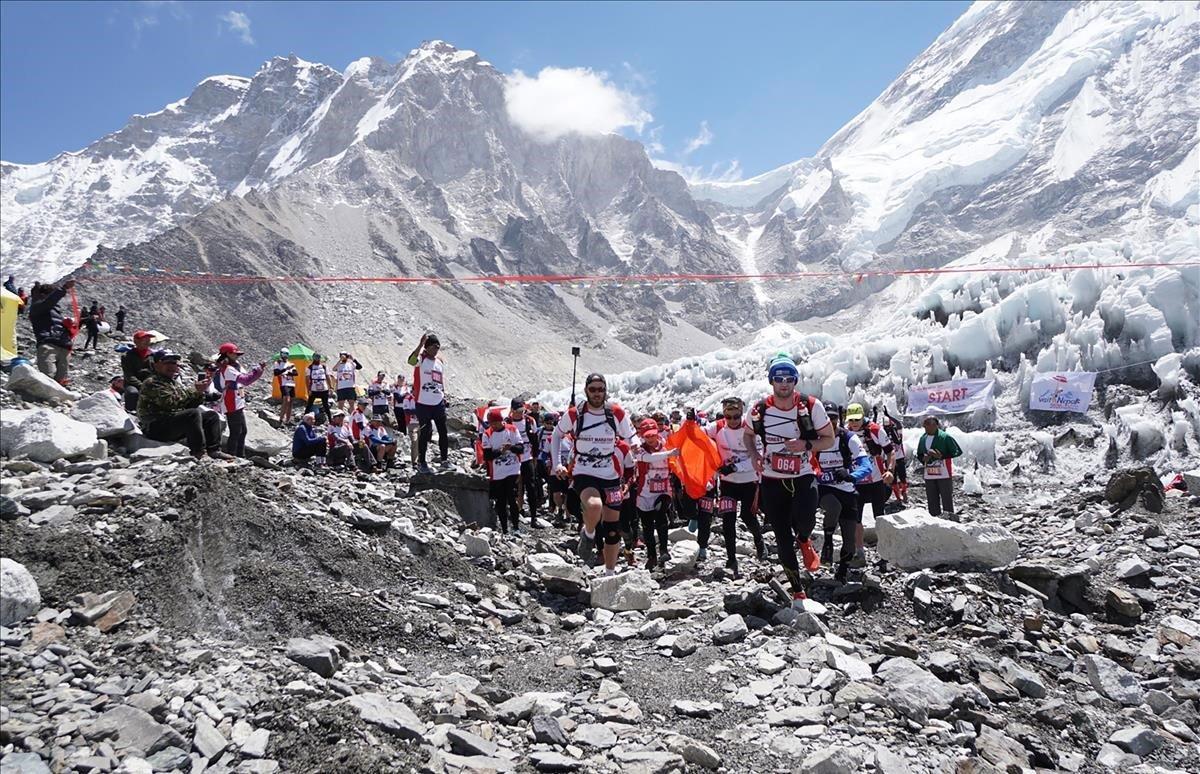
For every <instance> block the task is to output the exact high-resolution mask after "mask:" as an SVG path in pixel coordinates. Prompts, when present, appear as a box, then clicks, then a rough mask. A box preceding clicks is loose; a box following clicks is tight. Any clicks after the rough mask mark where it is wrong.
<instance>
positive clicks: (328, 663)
mask: <svg viewBox="0 0 1200 774" xmlns="http://www.w3.org/2000/svg"><path fill="white" fill-rule="evenodd" d="M286 655H287V657H288V658H290V659H291V660H292V661H295V662H296V663H297V664H299V665H300V666H302V667H304V668H306V669H311V670H312V671H314V672H316V673H317V674H319V675H320V676H321V677H325V678H329V677H333V675H334V673H335V672H337V671H338V670H339V669H341V667H342V660H341V657H340V654H339V653H338V649H337V648H336V647H334V646H332V645H330V644H329V643H328V642H324V641H320V640H317V639H315V638H309V639H303V638H300V637H293V638H291V639H290V640H288V642H287V650H286Z"/></svg>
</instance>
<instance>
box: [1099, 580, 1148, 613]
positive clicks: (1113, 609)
mask: <svg viewBox="0 0 1200 774" xmlns="http://www.w3.org/2000/svg"><path fill="white" fill-rule="evenodd" d="M1104 605H1105V607H1106V608H1108V611H1109V613H1111V614H1112V615H1114V616H1116V618H1118V619H1131V620H1133V621H1136V620H1138V619H1139V618H1141V617H1142V603H1141V602H1138V598H1137V597H1135V596H1134V595H1133V594H1132V593H1131V592H1129V591H1128V590H1126V589H1122V588H1118V587H1116V586H1111V587H1109V589H1108V591H1107V593H1105V595H1104Z"/></svg>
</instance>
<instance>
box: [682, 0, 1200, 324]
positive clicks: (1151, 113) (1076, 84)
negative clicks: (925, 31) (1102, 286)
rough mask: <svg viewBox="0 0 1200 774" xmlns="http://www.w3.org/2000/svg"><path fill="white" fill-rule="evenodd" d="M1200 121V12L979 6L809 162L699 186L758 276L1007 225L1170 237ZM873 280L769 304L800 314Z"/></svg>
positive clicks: (946, 246) (943, 248)
mask: <svg viewBox="0 0 1200 774" xmlns="http://www.w3.org/2000/svg"><path fill="white" fill-rule="evenodd" d="M1198 121H1200V5H1198V4H1197V3H1195V2H1172V3H1159V2H1105V3H1069V2H1061V3H1042V2H1031V3H1023V2H1011V3H1010V2H1004V3H988V2H980V3H976V4H975V5H973V6H971V8H970V9H969V10H968V11H967V12H966V13H965V14H964V15H963V16H962V17H961V18H959V19H958V20H957V21H956V22H955V23H954V24H953V25H951V27H950V28H949V29H947V30H946V32H944V33H943V34H942V35H941V36H939V37H938V39H937V40H936V41H935V42H934V43H933V45H931V46H930V47H929V48H928V49H927V50H926V51H925V52H924V53H922V54H921V55H920V56H919V57H917V59H916V60H914V61H913V63H912V64H911V65H910V66H909V67H908V68H907V69H906V70H905V71H904V73H902V74H901V75H900V77H899V78H897V79H896V80H895V82H893V83H892V85H891V86H889V87H888V88H887V90H886V91H884V92H883V94H882V95H880V96H879V98H878V99H876V100H875V101H874V102H873V103H872V104H871V105H870V106H869V107H867V109H866V110H864V111H863V112H862V113H861V114H859V115H858V116H857V117H856V118H854V119H853V120H852V121H851V122H850V123H849V124H847V125H846V126H845V127H844V128H843V129H842V130H841V131H839V132H838V133H837V134H835V135H834V136H833V137H832V138H830V140H829V141H828V142H827V143H825V145H824V146H823V147H822V148H821V149H820V150H819V151H818V153H817V154H816V155H815V156H814V157H813V158H810V159H803V160H800V161H797V162H794V163H792V164H789V165H786V166H784V167H781V168H779V169H777V170H773V171H771V172H768V173H766V174H764V175H760V176H758V177H756V178H752V179H750V180H745V181H741V182H735V183H703V184H694V185H693V186H692V187H691V190H692V193H693V194H694V195H695V196H697V197H698V198H700V199H706V200H709V201H710V202H712V203H713V205H714V206H713V210H712V211H713V212H714V215H715V217H716V220H717V222H718V224H719V225H720V227H721V229H722V230H723V231H724V232H726V233H727V234H728V235H729V236H730V237H731V239H734V240H736V241H738V242H740V243H741V245H742V258H743V265H744V266H745V267H747V268H748V269H756V270H758V271H762V272H774V271H795V270H797V269H800V268H803V267H805V266H814V265H815V266H819V267H832V268H841V269H845V270H846V271H849V272H853V271H856V270H860V269H863V268H881V267H887V266H903V267H914V266H938V265H942V264H944V263H946V262H947V261H949V260H951V259H953V258H954V257H956V256H958V255H963V254H965V253H967V252H969V251H971V250H973V249H975V248H978V247H981V246H982V245H984V244H987V243H989V242H992V241H993V240H995V239H998V238H1000V237H1003V236H1005V235H1006V234H1009V233H1015V234H1018V235H1021V238H1022V240H1024V241H1023V243H1022V244H1027V243H1028V240H1029V238H1031V237H1033V235H1035V234H1037V235H1039V236H1038V237H1037V238H1036V240H1035V241H1037V242H1038V244H1039V245H1040V247H1041V248H1043V249H1051V250H1052V249H1054V248H1056V247H1059V246H1062V245H1066V244H1070V243H1072V242H1075V241H1078V240H1086V239H1092V238H1100V237H1105V236H1112V235H1114V234H1117V233H1120V232H1121V229H1122V224H1124V223H1126V222H1129V221H1130V220H1132V219H1137V220H1141V221H1143V222H1144V225H1146V226H1147V227H1149V228H1150V229H1151V230H1152V231H1153V232H1154V233H1155V234H1158V235H1161V233H1162V229H1163V228H1165V227H1166V226H1167V225H1168V224H1170V223H1171V222H1173V221H1175V220H1176V219H1178V218H1179V217H1180V216H1181V215H1182V214H1183V212H1184V211H1185V210H1186V209H1187V208H1188V207H1189V206H1195V202H1196V191H1197V176H1198V168H1200V160H1198V157H1197V125H1198ZM1147 210H1149V211H1150V214H1153V215H1155V216H1156V217H1154V218H1149V219H1147V218H1143V213H1144V212H1145V211H1147ZM1021 249H1022V248H1021V246H1020V245H1018V250H1017V252H1021ZM878 287H879V283H872V282H865V283H863V284H862V285H855V284H853V283H852V282H849V281H847V282H845V283H843V284H842V286H841V290H842V292H841V293H830V292H829V290H828V288H824V287H821V288H811V287H810V288H805V287H803V286H796V287H793V286H788V287H786V288H777V289H775V292H770V293H769V295H770V296H771V297H772V299H773V300H774V301H775V302H776V303H777V305H778V307H777V310H778V312H779V313H780V314H781V315H782V316H785V317H786V318H788V319H802V318H803V317H807V316H809V315H811V314H812V313H813V312H814V311H816V312H821V313H824V312H830V311H834V310H836V309H838V308H841V307H842V306H845V304H846V303H847V301H848V300H850V299H851V298H861V297H863V296H864V295H865V294H866V293H869V292H871V291H874V290H876V289H878Z"/></svg>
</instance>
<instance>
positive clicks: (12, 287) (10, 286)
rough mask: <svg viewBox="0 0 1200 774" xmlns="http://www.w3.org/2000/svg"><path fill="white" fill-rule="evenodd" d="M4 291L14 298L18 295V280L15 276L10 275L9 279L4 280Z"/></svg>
mask: <svg viewBox="0 0 1200 774" xmlns="http://www.w3.org/2000/svg"><path fill="white" fill-rule="evenodd" d="M4 289H5V290H7V291H8V292H9V293H12V294H13V295H14V296H15V295H16V294H17V279H16V277H14V276H13V275H11V274H10V275H8V279H6V280H4Z"/></svg>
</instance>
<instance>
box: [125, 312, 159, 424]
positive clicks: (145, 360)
mask: <svg viewBox="0 0 1200 774" xmlns="http://www.w3.org/2000/svg"><path fill="white" fill-rule="evenodd" d="M150 356H151V352H150V334H149V333H147V332H146V331H134V333H133V349H131V350H129V351H128V352H126V353H125V354H123V355H121V373H122V374H123V375H124V376H125V410H126V411H128V412H129V413H130V414H136V413H137V410H138V395H139V393H140V391H141V389H142V384H143V383H144V382H145V381H146V380H147V379H149V378H150V377H152V376H154V363H153V361H152V360H151V357H150Z"/></svg>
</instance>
